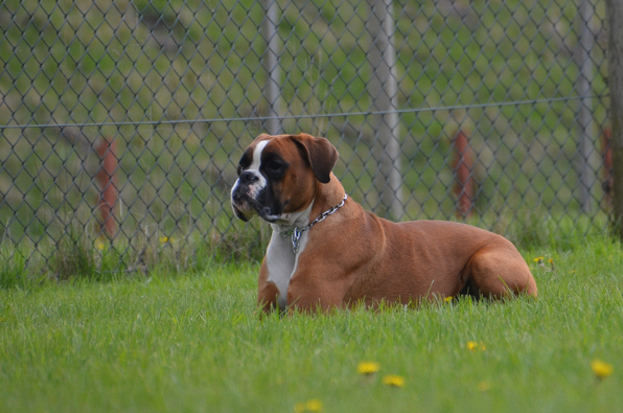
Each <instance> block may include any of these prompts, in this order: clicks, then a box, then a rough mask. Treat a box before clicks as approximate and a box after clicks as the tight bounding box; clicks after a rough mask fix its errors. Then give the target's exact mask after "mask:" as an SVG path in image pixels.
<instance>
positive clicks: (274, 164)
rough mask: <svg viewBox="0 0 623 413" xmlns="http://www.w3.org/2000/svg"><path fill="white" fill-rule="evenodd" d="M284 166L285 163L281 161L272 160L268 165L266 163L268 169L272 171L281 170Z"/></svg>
mask: <svg viewBox="0 0 623 413" xmlns="http://www.w3.org/2000/svg"><path fill="white" fill-rule="evenodd" d="M281 168H283V164H282V163H281V162H279V161H270V162H268V165H266V169H267V170H268V171H272V172H279V171H280V170H281Z"/></svg>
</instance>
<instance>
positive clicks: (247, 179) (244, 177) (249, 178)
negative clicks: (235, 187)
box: [240, 171, 259, 184]
mask: <svg viewBox="0 0 623 413" xmlns="http://www.w3.org/2000/svg"><path fill="white" fill-rule="evenodd" d="M258 179H259V178H258V177H257V175H256V174H255V173H253V172H249V171H247V172H243V173H241V174H240V182H243V183H245V184H251V183H253V182H255V181H257V180H258Z"/></svg>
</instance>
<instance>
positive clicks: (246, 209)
mask: <svg viewBox="0 0 623 413" xmlns="http://www.w3.org/2000/svg"><path fill="white" fill-rule="evenodd" d="M231 205H232V208H233V210H234V215H236V217H237V218H239V219H241V220H242V221H244V222H247V221H249V220H251V218H253V217H254V216H255V215H258V216H259V217H260V218H262V219H263V220H264V221H267V222H270V223H271V224H272V223H275V222H277V220H278V219H279V217H280V216H281V214H276V213H274V211H273V210H272V208H271V207H269V206H265V205H262V204H260V203H259V202H258V201H257V200H255V199H253V198H250V197H248V196H244V195H240V194H234V195H233V196H232V199H231Z"/></svg>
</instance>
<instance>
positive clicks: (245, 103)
mask: <svg viewBox="0 0 623 413" xmlns="http://www.w3.org/2000/svg"><path fill="white" fill-rule="evenodd" d="M604 20H605V4H604V1H601V0H528V1H526V0H505V1H501V0H476V1H467V0H418V1H415V0H343V1H339V2H328V1H324V0H317V1H316V0H312V1H302V0H231V1H230V0H225V1H216V0H215V1H211V0H209V1H205V0H204V1H194V0H185V1H182V0H169V1H164V0H151V1H148V0H136V1H114V2H113V1H111V0H96V1H90V0H89V1H86V0H61V1H47V0H42V1H35V0H21V1H18V0H4V1H2V2H0V30H1V32H2V35H1V38H0V94H1V95H2V99H1V103H0V131H1V138H0V235H1V244H0V247H1V249H2V251H3V252H4V253H5V254H9V255H8V257H9V258H10V259H14V258H15V257H17V256H19V257H22V258H23V259H25V260H26V261H27V262H29V263H33V262H35V261H37V262H41V263H42V265H43V266H44V267H46V266H47V267H50V268H51V267H53V266H54V265H56V267H54V268H58V267H59V265H60V266H62V265H61V264H62V263H63V262H65V260H66V256H67V255H69V254H70V252H71V251H72V250H76V249H85V250H89V251H94V252H95V257H96V258H95V260H96V265H97V266H98V268H99V269H100V270H101V271H105V270H110V271H117V270H119V268H124V269H127V270H130V271H132V270H135V269H137V268H138V269H141V268H143V267H145V266H148V265H149V264H150V262H157V260H158V259H159V258H162V257H163V256H164V255H167V256H170V257H172V258H173V261H175V262H177V263H178V264H177V265H182V266H188V265H193V264H194V263H196V262H197V261H198V260H200V259H202V258H203V257H206V256H213V255H214V254H217V255H218V254H222V255H223V256H231V255H232V254H234V255H235V256H242V257H246V256H249V255H251V256H256V254H257V251H261V248H258V247H260V246H262V245H263V243H264V242H265V241H266V240H267V238H268V237H267V234H266V228H265V226H261V225H260V224H259V223H258V222H252V223H251V224H249V225H246V226H245V225H243V223H241V222H236V221H234V219H233V216H232V213H231V211H230V206H229V190H230V188H231V186H232V184H233V182H234V180H235V179H236V174H235V165H236V164H237V162H238V159H239V157H240V156H241V154H242V150H243V149H244V148H245V147H246V146H247V145H248V144H249V143H250V142H251V141H252V139H253V138H254V137H255V136H257V135H258V134H260V133H263V132H269V133H299V132H307V133H310V134H313V135H316V136H325V137H327V138H328V139H329V140H330V141H331V142H332V143H333V144H334V145H335V146H336V147H337V148H338V150H339V152H340V155H341V158H340V161H339V163H338V165H337V167H336V175H337V176H338V177H339V178H340V179H341V180H342V182H343V183H344V185H345V187H346V189H347V191H348V193H349V195H350V196H352V198H354V199H355V200H356V201H358V202H360V203H362V204H363V205H364V207H365V208H367V209H370V210H373V211H375V212H377V213H378V214H380V215H382V216H386V217H390V218H392V219H396V220H407V219H457V220H467V222H470V223H472V224H475V225H479V226H482V227H485V228H488V229H491V230H493V231H496V232H498V233H501V234H504V235H506V236H509V237H510V238H511V239H513V240H514V241H516V242H520V243H521V242H524V241H525V242H526V243H529V242H534V241H535V240H536V241H538V239H539V238H543V237H545V238H548V237H550V238H559V237H563V236H565V234H568V233H570V232H569V231H570V230H571V229H573V233H575V234H581V235H588V234H591V233H598V232H603V231H605V230H606V228H607V226H608V218H609V215H610V205H609V202H610V198H609V185H608V179H610V178H609V176H608V173H609V168H610V167H611V164H608V161H607V159H608V152H607V146H608V143H607V136H608V129H607V128H608V110H607V108H608V90H607V85H606V70H607V68H606V63H605V48H606V40H605V39H606V36H605V33H604ZM67 239H69V240H70V241H66V240H67ZM71 240H73V241H71ZM113 252H114V253H113ZM254 254H255V255H254ZM59 255H60V256H61V258H58V256H59ZM107 256H108V257H109V258H106V257H107ZM63 257H64V258H63ZM111 257H112V258H111ZM150 260H151V261H150ZM55 263H56V264H55ZM59 263H60V264H59Z"/></svg>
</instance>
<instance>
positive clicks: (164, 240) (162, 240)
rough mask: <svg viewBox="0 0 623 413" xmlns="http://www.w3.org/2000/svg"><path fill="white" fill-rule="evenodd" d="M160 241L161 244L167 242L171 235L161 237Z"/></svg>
mask: <svg viewBox="0 0 623 413" xmlns="http://www.w3.org/2000/svg"><path fill="white" fill-rule="evenodd" d="M159 241H160V243H161V244H166V243H167V242H169V237H160V238H159Z"/></svg>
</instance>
